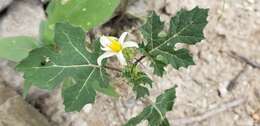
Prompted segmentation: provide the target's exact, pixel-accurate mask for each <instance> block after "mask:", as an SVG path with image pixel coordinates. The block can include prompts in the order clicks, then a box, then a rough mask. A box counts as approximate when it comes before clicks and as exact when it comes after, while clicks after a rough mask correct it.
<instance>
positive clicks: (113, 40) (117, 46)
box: [108, 37, 123, 52]
mask: <svg viewBox="0 0 260 126" xmlns="http://www.w3.org/2000/svg"><path fill="white" fill-rule="evenodd" d="M108 39H109V40H110V42H111V43H110V45H108V47H109V48H110V49H111V50H112V51H113V52H120V51H122V49H123V47H122V45H121V43H120V42H119V41H118V39H116V38H114V37H108Z"/></svg>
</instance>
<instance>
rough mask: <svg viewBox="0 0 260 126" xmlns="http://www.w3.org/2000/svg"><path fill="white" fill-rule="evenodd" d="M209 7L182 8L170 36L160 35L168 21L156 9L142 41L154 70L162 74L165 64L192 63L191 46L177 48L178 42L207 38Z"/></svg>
mask: <svg viewBox="0 0 260 126" xmlns="http://www.w3.org/2000/svg"><path fill="white" fill-rule="evenodd" d="M207 16H208V9H201V8H198V7H196V8H194V9H192V10H190V11H187V10H181V11H179V12H178V13H177V14H176V16H174V17H173V18H172V19H171V22H170V28H169V31H168V34H167V35H166V36H160V33H161V32H163V29H164V23H163V22H161V21H160V17H159V16H157V15H156V14H155V12H152V13H151V15H150V16H149V17H148V19H147V22H146V24H144V25H143V26H142V27H141V29H140V30H141V32H142V34H143V36H144V38H145V41H144V42H143V43H142V44H141V45H140V47H141V50H142V52H143V53H144V55H146V56H147V57H149V58H150V59H151V66H152V67H154V73H155V74H157V75H159V76H162V75H163V73H164V71H165V69H164V68H165V67H166V66H167V65H168V64H171V66H172V67H174V68H176V69H179V68H180V67H188V66H189V65H193V64H194V62H193V59H192V56H191V55H190V53H189V51H188V50H187V49H178V50H177V49H176V47H175V45H176V44H177V43H185V44H195V43H197V42H199V41H201V40H202V39H204V35H203V29H204V28H205V26H206V25H207Z"/></svg>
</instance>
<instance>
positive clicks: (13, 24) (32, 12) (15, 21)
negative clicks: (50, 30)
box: [0, 0, 45, 37]
mask: <svg viewBox="0 0 260 126" xmlns="http://www.w3.org/2000/svg"><path fill="white" fill-rule="evenodd" d="M44 18H45V15H44V10H43V7H42V3H41V2H40V1H37V0H16V1H14V2H13V4H12V5H11V6H10V7H9V8H8V11H7V15H6V16H4V17H2V20H0V36H4V37H7V36H21V35H26V36H34V37H36V36H37V35H38V31H39V25H40V22H41V21H42V20H43V19H44Z"/></svg>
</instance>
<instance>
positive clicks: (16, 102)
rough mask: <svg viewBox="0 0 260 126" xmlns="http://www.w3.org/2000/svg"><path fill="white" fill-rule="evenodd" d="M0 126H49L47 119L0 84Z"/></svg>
mask: <svg viewBox="0 0 260 126" xmlns="http://www.w3.org/2000/svg"><path fill="white" fill-rule="evenodd" d="M0 115H1V116H0V125H1V126H50V124H49V122H48V121H47V119H46V118H45V117H44V116H43V115H41V114H40V113H39V112H38V111H37V110H36V109H34V108H33V107H32V106H31V105H29V104H28V103H27V102H25V101H24V100H23V98H22V97H21V96H19V95H18V94H16V93H15V92H14V91H13V90H11V89H10V88H7V87H5V86H3V84H0Z"/></svg>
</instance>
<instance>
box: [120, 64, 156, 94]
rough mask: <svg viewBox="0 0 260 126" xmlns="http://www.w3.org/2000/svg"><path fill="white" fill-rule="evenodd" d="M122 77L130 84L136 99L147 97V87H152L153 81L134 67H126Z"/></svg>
mask: <svg viewBox="0 0 260 126" xmlns="http://www.w3.org/2000/svg"><path fill="white" fill-rule="evenodd" d="M123 76H124V77H125V78H126V79H127V80H128V81H129V83H131V84H132V87H133V91H134V92H135V93H136V99H139V98H141V97H145V96H146V95H149V89H148V87H152V83H153V81H152V80H151V79H150V78H149V77H148V76H147V75H146V74H145V73H144V72H142V71H140V70H139V69H138V68H137V67H136V65H128V66H127V67H126V68H125V69H124V72H123Z"/></svg>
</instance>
